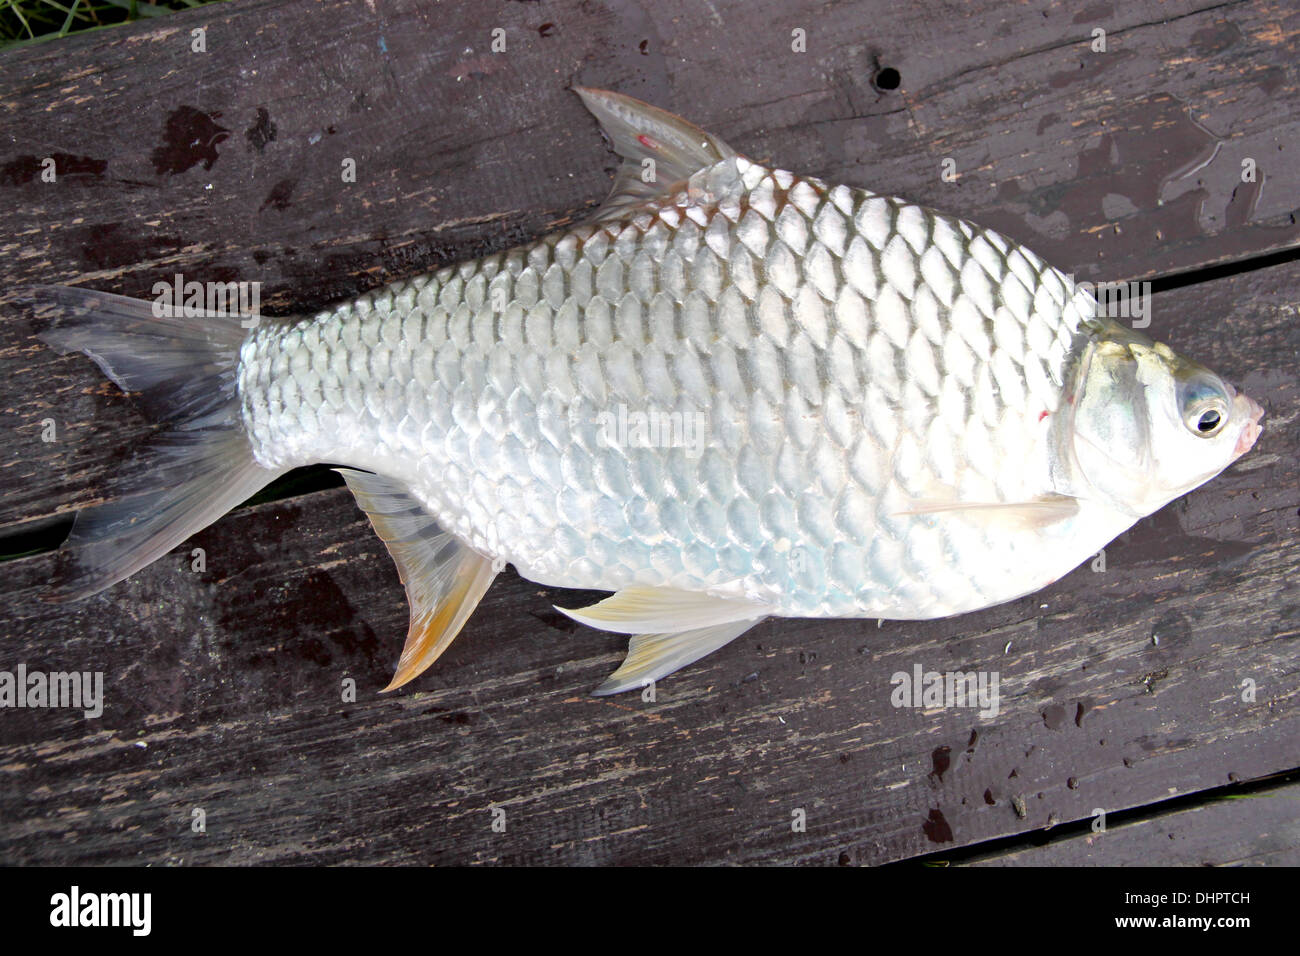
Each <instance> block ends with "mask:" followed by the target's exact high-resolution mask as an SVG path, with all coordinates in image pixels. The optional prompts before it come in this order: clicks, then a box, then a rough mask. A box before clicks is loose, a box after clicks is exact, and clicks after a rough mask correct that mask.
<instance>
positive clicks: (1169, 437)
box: [1071, 320, 1264, 516]
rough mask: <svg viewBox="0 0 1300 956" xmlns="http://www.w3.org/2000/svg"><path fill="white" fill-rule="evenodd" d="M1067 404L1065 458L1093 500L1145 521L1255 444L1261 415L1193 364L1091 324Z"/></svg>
mask: <svg viewBox="0 0 1300 956" xmlns="http://www.w3.org/2000/svg"><path fill="white" fill-rule="evenodd" d="M1088 331H1089V333H1090V335H1089V338H1088V342H1087V345H1086V347H1085V352H1084V355H1083V358H1082V360H1081V363H1080V369H1079V377H1078V380H1077V384H1076V391H1075V395H1074V417H1073V421H1072V428H1071V433H1072V452H1073V456H1074V461H1075V463H1076V465H1077V467H1078V469H1079V472H1080V474H1081V476H1082V478H1083V480H1084V481H1085V482H1086V484H1087V485H1088V486H1089V489H1090V490H1091V492H1093V493H1095V495H1096V496H1097V497H1100V498H1102V499H1104V500H1105V501H1106V502H1107V503H1108V504H1109V505H1111V506H1112V507H1114V508H1117V509H1119V510H1121V511H1124V512H1126V513H1128V514H1133V515H1135V516H1145V515H1148V514H1151V513H1152V512H1154V511H1156V510H1158V509H1159V508H1161V507H1163V506H1164V505H1165V504H1167V503H1169V502H1170V501H1172V500H1174V499H1175V498H1177V497H1179V496H1180V495H1183V494H1186V493H1187V492H1188V491H1191V490H1192V489H1193V488H1195V487H1197V486H1198V485H1201V484H1203V483H1205V482H1206V481H1209V480H1210V479H1211V478H1213V477H1214V476H1215V475H1217V474H1218V473H1219V472H1221V471H1223V469H1225V468H1227V467H1228V466H1229V465H1230V464H1232V463H1233V462H1234V461H1236V460H1237V459H1238V458H1240V457H1241V456H1242V455H1244V454H1245V453H1246V452H1247V451H1249V450H1250V448H1251V446H1252V445H1254V444H1255V441H1256V439H1258V438H1259V435H1260V431H1261V430H1262V429H1261V426H1260V424H1259V422H1260V418H1261V417H1263V414H1264V410H1263V409H1262V408H1261V407H1260V406H1259V405H1258V404H1257V403H1256V402H1255V401H1254V400H1253V399H1251V398H1249V397H1247V396H1246V395H1244V394H1242V393H1240V392H1238V391H1237V390H1236V389H1235V388H1233V386H1232V385H1231V384H1229V383H1228V382H1226V381H1224V380H1223V379H1222V378H1221V377H1220V376H1218V375H1217V374H1215V373H1214V372H1212V371H1211V370H1210V369H1208V368H1206V367H1205V366H1204V365H1201V364H1200V363H1198V362H1194V361H1192V360H1191V359H1187V358H1184V357H1183V356H1181V355H1179V354H1178V353H1177V352H1175V351H1174V350H1173V349H1171V348H1169V346H1167V345H1165V344H1164V343H1163V342H1153V341H1152V340H1151V339H1149V338H1147V337H1146V336H1145V335H1142V334H1141V333H1139V332H1135V331H1133V330H1131V329H1128V328H1125V327H1124V326H1121V325H1119V324H1118V323H1116V322H1112V321H1110V320H1091V321H1090V322H1089V324H1088Z"/></svg>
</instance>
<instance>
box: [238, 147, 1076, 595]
mask: <svg viewBox="0 0 1300 956" xmlns="http://www.w3.org/2000/svg"><path fill="white" fill-rule="evenodd" d="M731 184H736V185H738V186H739V194H738V195H736V196H735V198H734V199H724V200H722V201H720V202H719V201H715V200H714V197H715V196H716V195H717V194H719V193H722V194H728V195H729V194H731V193H734V192H736V191H737V190H735V189H732V188H730V186H731ZM1071 288H1072V287H1071V283H1070V281H1069V280H1068V278H1066V277H1064V276H1061V275H1060V274H1059V273H1057V272H1056V270H1054V269H1051V268H1050V267H1048V266H1045V265H1044V264H1043V263H1042V262H1041V261H1040V260H1038V259H1037V258H1036V257H1033V256H1032V255H1031V254H1028V253H1026V252H1024V251H1022V250H1019V249H1017V248H1015V247H1013V245H1012V244H1011V243H1009V242H1008V241H1007V240H1005V239H1004V238H1002V237H1001V236H999V235H998V234H996V233H994V232H991V231H988V230H983V229H980V228H978V227H975V226H972V225H970V224H968V223H965V222H962V221H960V220H957V219H952V218H950V217H946V216H942V215H940V214H937V213H934V212H931V211H930V210H927V209H923V208H922V207H920V206H916V205H913V204H910V203H906V202H902V201H899V200H895V199H889V198H885V197H881V196H877V195H875V194H874V193H871V192H869V191H867V190H861V189H849V188H847V187H844V186H837V187H829V186H828V185H827V184H826V183H824V182H822V181H821V180H818V179H814V178H811V177H800V176H797V175H795V174H793V173H791V172H788V171H785V170H779V169H767V168H765V167H763V166H761V165H758V164H755V163H751V162H749V161H747V160H745V159H743V158H739V157H732V158H728V159H725V160H722V161H721V162H719V163H718V164H717V165H716V166H715V167H711V168H709V169H706V170H702V171H700V172H699V173H697V174H696V175H695V176H694V177H692V180H691V181H690V183H689V184H688V185H687V187H686V188H684V189H682V190H680V191H679V192H677V193H676V194H675V195H672V196H671V197H669V198H668V199H667V200H665V201H663V202H661V203H656V204H651V205H650V207H649V208H647V209H645V210H644V211H643V212H641V213H639V214H637V215H636V216H634V217H632V218H631V219H630V220H629V221H625V222H606V223H597V224H588V225H584V226H579V227H576V228H574V229H571V230H568V231H566V232H563V233H558V234H554V235H551V236H547V237H545V238H543V239H540V240H538V241H537V242H535V243H533V244H531V245H530V246H525V247H522V248H519V249H514V250H510V251H508V252H504V253H498V254H495V255H491V256H487V257H484V258H482V259H478V260H475V261H473V262H467V263H464V264H461V265H459V266H451V267H447V268H444V269H442V270H440V271H438V272H436V273H433V274H431V275H427V276H421V277H418V278H415V279H411V280H408V281H402V282H397V283H393V284H392V285H389V286H387V287H385V288H383V289H381V290H378V291H376V292H373V293H369V294H367V295H365V296H362V297H360V298H359V299H357V300H355V301H354V302H353V303H350V304H347V305H343V306H340V307H338V308H335V309H332V310H328V311H324V312H320V313H318V314H317V315H315V316H312V317H310V318H305V319H302V320H300V321H297V322H295V323H292V324H290V325H287V326H279V325H272V324H269V323H265V324H263V325H262V326H261V327H260V328H259V329H258V330H257V331H256V332H255V334H254V335H253V336H252V337H251V338H250V339H249V341H248V343H247V344H246V345H245V346H244V349H243V353H242V356H241V363H240V382H239V388H240V395H241V397H242V402H243V418H244V422H245V425H246V427H247V429H248V431H249V433H250V435H251V436H252V438H253V445H254V453H255V455H256V456H257V459H258V460H259V462H261V463H262V464H263V465H265V466H266V467H268V468H277V469H278V468H287V467H294V466H297V465H302V464H306V463H309V462H314V461H347V462H349V463H351V464H354V465H356V466H357V467H362V468H367V469H370V470H373V471H376V472H378V473H380V474H385V475H390V476H393V477H395V478H397V479H399V480H401V481H403V482H405V483H407V484H408V485H409V487H410V488H411V490H412V491H413V492H414V494H415V495H416V497H418V498H419V500H420V501H421V502H422V503H423V504H424V505H425V506H426V507H427V508H428V509H429V511H430V512H431V513H432V514H433V515H434V516H435V517H436V518H437V520H438V522H439V524H440V525H442V526H443V527H444V528H446V529H447V530H449V531H451V532H452V533H454V534H455V535H457V536H458V537H461V538H462V539H463V540H465V541H466V542H467V543H469V544H470V546H471V547H473V548H474V549H476V550H478V551H480V552H482V553H483V554H485V555H488V556H489V557H492V558H496V559H501V560H504V561H508V562H510V563H512V564H514V565H515V566H516V567H517V568H518V569H519V572H520V573H521V574H523V575H524V576H525V577H527V578H529V579H531V580H534V581H538V582H539V583H543V584H549V585H557V586H568V587H575V586H578V587H588V588H595V589H602V590H619V589H621V588H624V587H627V586H629V585H632V584H640V585H646V586H652V587H674V588H684V589H701V588H703V589H708V591H709V593H713V594H717V595H719V596H725V597H743V598H746V599H749V600H754V601H759V602H761V603H762V604H764V605H765V606H769V607H772V608H774V609H775V610H776V611H777V612H778V613H784V614H790V615H833V616H890V617H896V616H934V615H941V614H949V613H955V612H957V611H961V610H966V609H968V608H971V607H978V606H983V605H985V604H988V603H991V602H994V601H998V600H1005V599H1006V598H1008V597H1012V596H1015V595H1016V594H1019V593H1023V592H1024V591H1025V590H1027V589H1032V587H1028V588H1027V586H1026V584H1025V583H1024V580H1023V578H1024V574H1023V572H1024V566H1025V564H1026V562H1038V561H1040V562H1042V563H1043V565H1044V569H1043V572H1042V573H1043V574H1044V575H1051V576H1052V577H1055V576H1059V573H1061V572H1062V570H1063V569H1060V567H1059V565H1060V560H1059V558H1058V559H1056V560H1055V561H1054V560H1053V552H1055V551H1057V550H1058V549H1059V545H1060V541H1059V540H1057V539H1056V538H1055V536H1054V538H1053V539H1052V540H1050V541H1048V542H1047V543H1046V544H1039V545H1038V546H1037V548H1036V549H1035V550H1036V551H1037V552H1038V553H1037V554H1035V553H1033V552H1032V551H1027V550H1026V547H1027V544H1026V542H1025V541H1020V540H1009V539H1008V537H1007V535H1006V534H1005V533H1004V532H1002V531H1000V530H998V529H991V528H989V527H987V526H983V527H981V526H980V524H979V523H978V522H973V523H967V524H965V525H953V523H951V522H949V523H947V524H946V525H944V526H939V524H938V523H937V522H936V521H935V519H934V518H933V517H932V516H920V515H918V516H900V515H898V514H897V511H898V510H899V509H900V508H901V507H902V502H903V501H904V500H905V499H906V498H909V497H917V496H924V495H925V494H926V492H927V489H928V488H929V487H930V486H931V485H933V484H935V483H943V484H948V485H955V486H957V487H959V488H961V489H963V490H965V491H967V492H969V493H972V494H974V495H975V496H976V498H977V500H981V501H1021V500H1026V499H1028V498H1032V497H1034V496H1037V495H1041V494H1044V493H1046V492H1048V491H1050V490H1051V487H1050V483H1049V476H1048V475H1047V474H1046V473H1045V472H1044V471H1043V470H1042V469H1041V468H1035V467H1033V466H1032V465H1028V464H1027V462H1028V459H1029V455H1030V451H1031V448H1030V445H1031V444H1032V441H1033V440H1034V436H1035V435H1037V436H1039V437H1040V438H1041V436H1043V435H1045V434H1046V433H1047V426H1046V425H1045V424H1043V423H1040V422H1039V421H1038V417H1039V415H1040V414H1041V412H1043V411H1046V412H1048V413H1049V415H1050V413H1052V412H1054V411H1055V410H1056V404H1057V402H1058V401H1059V398H1060V395H1061V393H1062V382H1063V381H1064V379H1065V376H1066V374H1067V369H1066V361H1067V360H1066V356H1067V350H1068V348H1069V346H1070V343H1071V341H1072V338H1073V337H1074V336H1075V335H1076V334H1077V332H1078V323H1079V319H1080V317H1081V316H1082V315H1083V314H1085V313H1084V312H1083V311H1082V308H1087V307H1088V306H1089V304H1090V300H1087V301H1085V300H1084V299H1083V298H1082V297H1072V296H1071ZM995 303H997V304H996V305H995ZM1088 314H1091V313H1090V312H1089V313H1088ZM618 406H624V407H625V408H627V409H628V410H630V411H641V412H648V411H649V410H651V409H658V410H660V411H663V412H676V413H681V414H695V413H698V414H702V415H703V416H704V421H705V422H706V425H707V427H708V433H709V437H710V439H711V440H712V439H716V440H717V441H718V444H717V445H716V446H714V445H713V444H712V443H710V445H709V446H708V447H706V448H705V449H704V450H703V452H702V454H700V455H698V456H693V454H692V451H693V450H692V449H690V448H685V447H677V448H653V449H642V448H635V447H626V446H619V445H612V446H611V445H610V444H609V442H607V441H604V440H602V438H603V433H602V430H601V429H600V427H598V426H599V423H600V421H601V419H600V415H601V414H602V413H606V414H608V413H610V412H611V409H616V408H617V407H618ZM900 423H901V425H902V427H900ZM1024 436H1029V440H1028V441H1026V440H1025V439H1024ZM994 449H998V451H997V452H995V451H994ZM1076 524H1081V523H1079V522H1072V523H1071V525H1072V526H1073V525H1076ZM1071 530H1072V531H1074V532H1075V533H1077V534H1079V535H1081V536H1084V537H1087V536H1089V535H1090V534H1091V533H1092V532H1091V529H1088V528H1085V527H1077V528H1075V527H1072V528H1071ZM991 531H997V533H996V534H991V533H990V532H991ZM1015 537H1016V536H1014V535H1013V536H1012V538H1015ZM1021 537H1024V538H1026V539H1028V538H1029V537H1030V536H1029V535H1027V534H1026V535H1022V536H1021ZM1034 537H1035V538H1036V536H1034ZM967 555H979V556H981V557H982V559H983V560H982V561H981V567H979V568H977V569H974V570H973V571H972V572H970V573H962V574H949V573H944V572H943V568H944V566H945V565H952V564H955V563H957V562H959V561H960V560H962V559H963V558H964V556H967Z"/></svg>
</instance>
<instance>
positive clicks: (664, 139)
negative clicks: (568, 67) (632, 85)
mask: <svg viewBox="0 0 1300 956" xmlns="http://www.w3.org/2000/svg"><path fill="white" fill-rule="evenodd" d="M574 92H575V93H577V94H578V95H579V96H581V97H582V102H583V103H584V104H585V105H586V107H587V109H589V110H590V111H591V113H592V115H593V116H595V117H596V119H597V120H598V121H599V122H600V126H601V129H603V130H604V131H605V135H606V136H608V137H609V139H610V142H612V143H613V144H614V152H616V153H618V154H619V155H620V156H622V157H623V165H622V166H620V167H619V170H618V174H617V175H616V176H615V177H614V188H613V190H611V192H610V194H609V196H608V198H606V200H605V201H604V203H602V204H601V206H600V208H599V209H597V210H596V214H595V217H594V218H595V221H597V222H602V221H605V220H610V219H620V218H622V217H623V216H624V215H626V214H627V211H628V210H629V209H630V208H632V207H634V206H639V205H641V204H642V203H644V202H646V201H647V200H650V199H659V198H663V197H664V196H671V195H672V194H673V193H674V192H676V191H677V190H678V189H679V188H680V186H681V184H682V183H683V182H684V181H685V180H687V179H689V178H690V177H691V175H692V174H693V173H695V172H698V171H699V170H701V169H705V168H707V167H709V166H712V165H713V164H714V163H716V162H718V161H719V160H723V159H727V158H728V157H731V156H735V155H737V153H736V151H735V150H734V149H732V148H731V147H730V146H728V145H727V144H726V143H724V142H723V141H722V140H720V139H718V138H717V137H716V136H713V135H711V134H710V133H706V132H705V131H704V130H702V129H700V128H699V127H698V126H693V125H692V124H690V123H688V122H686V120H684V119H682V118H681V117H679V116H674V115H673V114H672V113H669V112H668V111H667V110H661V109H659V108H658V107H657V106H651V105H650V104H649V103H642V102H641V101H640V100H638V99H633V98H632V97H630V96H624V95H623V94H621V93H611V92H610V91H608V90H594V89H591V88H589V87H583V86H577V87H574ZM647 159H651V160H653V161H654V166H653V171H654V175H653V179H652V180H651V181H650V182H646V181H645V175H644V173H645V171H646V170H647V166H646V165H645V160H647Z"/></svg>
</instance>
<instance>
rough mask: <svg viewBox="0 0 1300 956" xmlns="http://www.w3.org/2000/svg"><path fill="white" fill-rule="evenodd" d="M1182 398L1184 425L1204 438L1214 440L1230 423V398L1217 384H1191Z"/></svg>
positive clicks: (1204, 381) (1199, 381)
mask: <svg viewBox="0 0 1300 956" xmlns="http://www.w3.org/2000/svg"><path fill="white" fill-rule="evenodd" d="M1181 391H1182V395H1181V396H1180V400H1181V404H1182V409H1183V423H1184V424H1185V425H1186V426H1187V429H1188V430H1189V431H1190V432H1192V433H1193V434H1195V435H1199V436H1200V437H1202V438H1213V437H1214V436H1215V435H1217V434H1218V433H1219V432H1221V431H1223V426H1224V425H1225V424H1227V421H1228V396H1227V394H1226V392H1225V391H1224V390H1223V389H1222V388H1220V387H1219V386H1218V385H1217V384H1216V383H1214V382H1211V381H1208V380H1206V379H1199V380H1197V381H1194V382H1191V383H1189V384H1188V385H1187V387H1186V388H1184V389H1182V390H1181Z"/></svg>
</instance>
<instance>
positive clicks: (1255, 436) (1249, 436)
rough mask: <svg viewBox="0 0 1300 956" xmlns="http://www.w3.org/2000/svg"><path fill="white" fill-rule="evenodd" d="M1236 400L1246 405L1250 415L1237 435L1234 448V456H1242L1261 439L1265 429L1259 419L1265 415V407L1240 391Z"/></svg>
mask: <svg viewBox="0 0 1300 956" xmlns="http://www.w3.org/2000/svg"><path fill="white" fill-rule="evenodd" d="M1236 400H1237V401H1240V402H1242V403H1243V404H1244V405H1245V406H1246V412H1247V415H1248V417H1247V419H1246V421H1245V423H1244V424H1243V425H1242V426H1241V432H1240V433H1239V434H1238V435H1237V444H1236V446H1235V447H1234V448H1233V449H1232V457H1233V458H1240V457H1241V456H1242V455H1244V454H1246V452H1248V451H1250V449H1251V448H1253V447H1254V445H1255V442H1256V441H1258V440H1259V436H1260V434H1261V433H1262V432H1263V431H1264V427H1263V426H1262V425H1260V423H1259V420H1260V419H1261V418H1263V417H1264V409H1263V408H1262V407H1261V406H1260V404H1259V403H1258V402H1257V401H1255V400H1254V399H1253V398H1251V397H1250V396H1249V395H1243V394H1241V393H1238V394H1237V398H1236Z"/></svg>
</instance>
